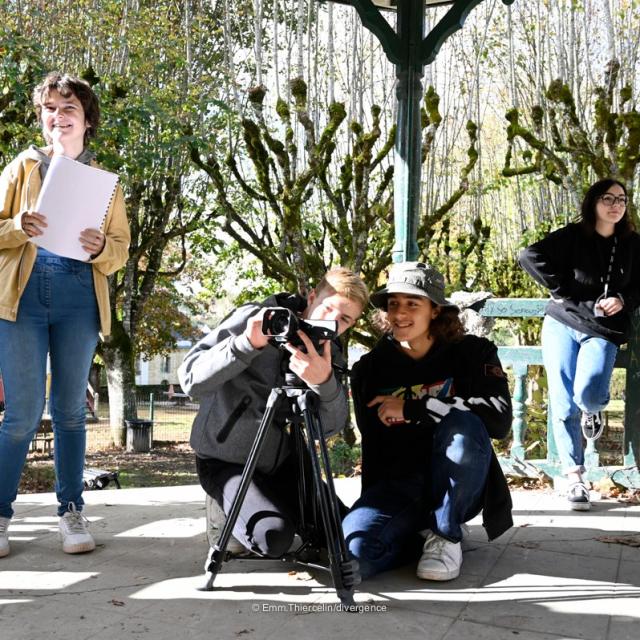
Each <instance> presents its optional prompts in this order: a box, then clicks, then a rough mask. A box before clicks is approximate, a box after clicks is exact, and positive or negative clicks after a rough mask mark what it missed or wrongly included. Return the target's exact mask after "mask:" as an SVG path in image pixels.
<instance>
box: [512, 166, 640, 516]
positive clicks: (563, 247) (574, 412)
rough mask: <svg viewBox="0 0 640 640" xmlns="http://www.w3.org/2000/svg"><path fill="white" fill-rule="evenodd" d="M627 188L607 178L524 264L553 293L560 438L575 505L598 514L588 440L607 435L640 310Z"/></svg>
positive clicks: (549, 352) (527, 252) (553, 396)
mask: <svg viewBox="0 0 640 640" xmlns="http://www.w3.org/2000/svg"><path fill="white" fill-rule="evenodd" d="M628 203H629V199H628V196H627V190H626V187H625V186H624V184H622V183H621V182H619V181H618V180H615V179H611V178H606V179H604V180H599V181H598V182H596V183H595V184H593V185H591V187H590V188H589V189H588V190H587V192H586V194H585V196H584V199H583V201H582V207H581V214H580V219H579V221H577V222H572V223H570V224H568V225H566V226H564V227H562V228H561V229H558V230H556V231H553V232H552V233H550V234H549V235H548V236H547V237H546V238H544V239H543V240H540V241H539V242H536V243H534V244H532V245H531V246H529V247H527V248H526V249H523V250H522V251H521V252H520V255H519V258H518V260H519V263H520V266H521V267H522V268H523V269H524V270H525V271H526V272H527V273H528V274H529V275H531V277H532V278H533V279H534V280H535V281H536V282H538V283H539V284H541V285H542V286H543V287H545V288H546V289H548V290H549V293H550V294H551V300H550V302H549V304H548V305H547V307H546V309H545V318H544V322H543V325H542V357H543V361H544V366H545V369H546V372H547V382H548V386H549V411H550V412H551V424H552V429H553V437H554V440H555V443H556V447H557V450H558V456H559V458H560V462H561V465H562V469H563V473H564V474H565V475H566V477H567V480H568V489H567V499H568V501H569V506H570V508H571V509H573V510H575V511H588V510H589V509H590V508H591V502H590V496H589V488H588V486H587V484H586V482H585V481H584V479H583V474H584V473H585V471H586V469H585V466H584V441H585V440H595V439H597V438H599V437H600V435H602V431H603V421H602V413H601V412H602V410H603V409H604V408H605V407H606V406H607V404H608V402H609V386H610V382H611V375H612V373H613V366H614V363H615V359H616V354H617V352H618V347H619V346H620V345H622V344H624V343H625V342H627V340H628V334H629V329H630V326H631V315H632V313H633V311H634V310H635V309H636V307H638V305H639V304H640V236H639V235H638V234H637V233H636V232H635V230H634V225H633V223H632V221H631V219H630V217H629V213H628Z"/></svg>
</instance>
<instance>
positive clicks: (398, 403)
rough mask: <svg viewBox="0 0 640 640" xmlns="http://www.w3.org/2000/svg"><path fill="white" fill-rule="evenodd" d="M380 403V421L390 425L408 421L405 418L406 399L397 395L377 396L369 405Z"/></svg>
mask: <svg viewBox="0 0 640 640" xmlns="http://www.w3.org/2000/svg"><path fill="white" fill-rule="evenodd" d="M377 404H379V405H380V406H379V407H378V418H380V422H382V423H383V424H386V425H387V426H388V427H389V426H391V425H394V424H401V423H403V422H407V421H406V420H405V419H404V413H403V411H404V399H403V398H397V397H396V396H376V397H375V398H374V399H373V400H371V401H370V402H369V403H368V404H367V407H374V406H375V405H377Z"/></svg>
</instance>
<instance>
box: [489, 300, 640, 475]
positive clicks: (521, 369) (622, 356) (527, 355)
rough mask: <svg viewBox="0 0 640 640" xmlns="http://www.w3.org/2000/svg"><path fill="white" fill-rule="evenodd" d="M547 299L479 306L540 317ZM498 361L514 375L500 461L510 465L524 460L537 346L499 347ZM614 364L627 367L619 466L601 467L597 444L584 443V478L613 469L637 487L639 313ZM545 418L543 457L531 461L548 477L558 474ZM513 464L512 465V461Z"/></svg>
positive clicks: (492, 314) (496, 313) (502, 314)
mask: <svg viewBox="0 0 640 640" xmlns="http://www.w3.org/2000/svg"><path fill="white" fill-rule="evenodd" d="M547 302H548V300H547V299H542V298H490V299H488V300H486V301H485V302H484V304H483V306H482V307H481V309H479V313H480V315H481V316H483V317H486V318H542V317H543V316H544V308H545V306H546V304H547ZM498 353H499V356H500V360H501V361H502V364H503V366H504V367H505V368H511V369H512V371H513V375H514V377H515V388H514V391H513V398H512V401H513V443H512V445H511V450H510V453H511V460H510V461H509V460H504V461H501V462H503V464H504V466H505V467H506V468H507V469H508V468H509V467H513V466H514V465H513V462H516V463H521V462H523V461H525V460H526V452H525V446H524V436H525V432H526V428H527V410H526V404H525V402H526V400H527V384H526V382H527V370H528V367H529V366H531V365H541V364H542V348H541V347H540V346H539V345H537V346H526V347H509V346H500V345H499V346H498ZM616 367H620V368H625V369H626V370H627V377H626V388H625V411H624V444H623V459H622V460H621V463H622V465H623V466H622V467H620V466H617V467H609V468H608V469H607V468H604V467H602V466H601V465H600V456H599V454H598V451H597V447H596V443H594V442H589V443H588V444H587V448H586V449H585V466H586V467H587V478H588V479H590V480H596V479H599V478H601V477H603V476H604V475H606V474H607V473H609V472H610V471H613V470H615V477H614V479H615V480H616V482H619V483H620V484H622V485H625V486H629V487H640V475H639V474H638V460H639V459H640V315H639V314H638V313H636V314H635V315H634V318H633V326H632V333H631V340H630V341H629V344H628V345H627V346H626V348H623V349H621V350H620V351H619V352H618V357H617V360H616ZM549 426H550V425H549V420H547V458H546V459H544V460H530V461H527V462H530V463H531V464H533V465H534V466H535V467H537V468H539V469H541V470H542V471H544V472H545V473H547V474H548V475H550V476H557V475H560V473H561V471H560V464H559V460H558V455H557V449H556V446H555V442H554V440H553V433H552V430H551V429H550V428H549ZM516 466H517V465H516ZM519 466H520V468H522V465H521V464H520V465H519Z"/></svg>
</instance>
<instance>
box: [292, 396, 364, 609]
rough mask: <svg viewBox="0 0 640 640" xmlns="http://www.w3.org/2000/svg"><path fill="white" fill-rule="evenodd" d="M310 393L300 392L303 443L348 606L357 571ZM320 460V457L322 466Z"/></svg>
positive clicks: (339, 585) (338, 585)
mask: <svg viewBox="0 0 640 640" xmlns="http://www.w3.org/2000/svg"><path fill="white" fill-rule="evenodd" d="M312 394H313V392H312V391H307V392H306V393H305V394H304V396H301V398H300V399H299V403H300V408H301V410H302V416H303V418H304V423H305V427H306V430H307V447H308V450H309V457H310V458H311V467H312V471H313V478H314V483H315V489H316V494H317V496H318V501H319V505H320V513H321V516H322V523H323V525H324V532H325V537H326V541H327V552H328V554H329V566H330V569H331V575H332V577H333V584H334V587H335V590H336V593H337V595H338V598H340V601H341V602H342V603H343V604H345V605H347V606H350V605H353V604H354V600H353V591H354V587H355V586H356V585H357V584H360V573H359V572H358V563H357V561H356V560H354V559H352V558H351V557H350V555H349V551H348V549H347V543H346V542H345V539H344V534H343V532H342V518H341V517H340V512H339V510H338V498H337V495H336V492H335V487H334V485H333V476H332V475H331V465H330V463H329V453H328V450H327V443H326V442H325V439H324V430H323V428H322V422H321V420H320V415H319V413H318V411H317V396H315V394H313V395H312ZM316 441H317V442H318V448H319V450H320V458H318V452H317V451H316V446H315V442H316ZM320 461H322V467H321V465H320ZM322 468H324V473H325V480H324V483H323V478H322Z"/></svg>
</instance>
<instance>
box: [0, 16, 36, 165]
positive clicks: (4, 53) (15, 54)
mask: <svg viewBox="0 0 640 640" xmlns="http://www.w3.org/2000/svg"><path fill="white" fill-rule="evenodd" d="M43 75H44V67H43V61H42V47H41V46H40V44H39V43H37V42H35V41H34V40H32V39H30V38H28V37H25V36H22V35H20V34H19V33H16V32H14V31H11V30H10V29H8V28H7V25H2V26H0V165H2V166H3V167H4V166H5V165H6V164H7V163H8V162H9V161H10V160H11V159H12V158H14V157H15V156H16V155H17V154H18V153H19V152H20V151H22V150H23V149H24V148H25V147H26V146H27V145H28V144H29V143H31V142H33V139H34V137H35V132H36V131H37V122H36V117H35V113H34V111H33V108H32V104H31V92H32V90H33V88H34V86H35V84H36V82H37V81H38V80H40V78H41V77H42V76H43Z"/></svg>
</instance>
